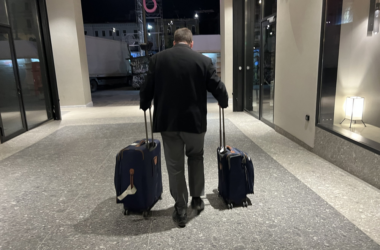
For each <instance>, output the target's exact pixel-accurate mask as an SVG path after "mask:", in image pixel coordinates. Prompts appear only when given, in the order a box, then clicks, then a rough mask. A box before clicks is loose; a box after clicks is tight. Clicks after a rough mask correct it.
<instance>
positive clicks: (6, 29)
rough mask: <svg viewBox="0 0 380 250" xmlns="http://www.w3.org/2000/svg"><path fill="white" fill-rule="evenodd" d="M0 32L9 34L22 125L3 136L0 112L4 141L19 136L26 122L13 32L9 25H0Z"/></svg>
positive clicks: (1, 125)
mask: <svg viewBox="0 0 380 250" xmlns="http://www.w3.org/2000/svg"><path fill="white" fill-rule="evenodd" d="M0 32H4V33H7V32H8V36H9V48H10V52H11V60H12V66H13V73H14V76H15V82H16V88H17V92H18V102H19V107H20V114H21V121H22V126H23V129H21V130H19V131H17V132H15V133H13V134H10V135H8V136H5V132H4V127H3V120H2V118H1V113H0V127H1V134H0V141H1V143H4V142H5V141H8V140H10V139H12V138H14V137H16V136H19V135H21V134H23V133H25V132H26V131H27V123H26V115H25V107H24V102H23V98H22V88H21V85H20V79H19V72H18V66H17V58H16V52H15V46H14V40H13V34H12V29H11V26H10V25H2V24H1V25H0Z"/></svg>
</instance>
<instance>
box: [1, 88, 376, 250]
mask: <svg viewBox="0 0 380 250" xmlns="http://www.w3.org/2000/svg"><path fill="white" fill-rule="evenodd" d="M93 101H94V106H95V107H92V108H75V109H74V108H73V109H64V110H62V114H63V120H62V121H52V122H49V123H46V124H45V125H43V126H41V127H39V128H36V129H34V130H32V131H29V132H28V133H26V134H23V135H21V136H19V137H17V138H15V139H13V140H11V141H9V142H7V143H4V144H2V145H0V192H1V195H0V249H214V248H215V249H380V245H379V244H380V227H379V225H380V190H378V189H376V188H374V187H372V186H370V185H368V184H366V183H364V182H362V181H361V180H359V179H357V178H355V177H353V176H352V175H350V174H348V173H346V172H344V171H343V170H341V169H339V168H337V167H336V166H334V165H332V164H330V163H328V162H326V161H325V160H323V159H321V158H319V157H318V156H316V155H314V154H312V153H310V152H309V151H307V150H305V149H303V148H302V147H300V146H298V145H297V144H295V143H293V142H292V141H289V140H288V139H287V138H285V137H283V136H281V135H279V134H277V133H276V132H275V131H274V130H273V129H271V128H270V127H268V126H266V125H265V124H263V123H261V122H260V121H258V120H256V119H255V118H253V117H252V116H250V115H248V114H246V113H233V112H231V109H228V110H227V111H226V119H227V120H226V130H227V144H231V145H233V146H235V147H237V148H239V149H241V150H243V151H245V152H247V153H248V154H249V155H250V156H251V158H252V159H253V162H254V165H255V171H256V172H255V174H256V182H255V195H249V199H250V206H249V207H248V208H241V207H237V208H234V209H233V210H227V209H226V207H225V204H224V203H223V202H222V201H221V200H220V198H219V197H218V195H217V191H216V188H217V172H216V166H215V161H216V159H215V157H216V156H215V155H216V152H215V151H216V147H217V146H218V145H219V135H218V133H219V127H218V107H217V104H216V103H215V101H213V100H212V99H211V98H210V99H209V107H208V109H209V115H208V133H207V135H206V141H205V175H206V195H205V197H203V198H204V201H205V204H206V209H205V211H204V212H203V213H201V214H200V215H199V216H195V214H194V213H193V212H192V211H191V209H189V223H188V225H187V227H186V228H184V229H178V228H176V227H175V225H174V223H173V222H172V220H171V213H172V211H173V208H172V206H173V201H172V198H171V197H170V194H169V187H168V176H167V173H166V167H165V158H164V156H163V155H162V163H163V165H162V169H163V181H164V195H163V200H161V201H159V202H158V203H157V205H156V206H155V207H154V208H153V211H152V215H151V217H150V218H148V219H143V218H142V216H141V215H137V214H134V215H131V216H124V215H123V214H122V207H121V206H120V205H117V204H116V203H115V191H114V187H113V175H114V164H115V155H116V154H117V152H118V151H119V150H120V149H122V148H123V147H125V146H126V145H129V144H130V143H131V142H133V141H134V140H138V139H141V138H143V137H144V124H143V121H144V118H143V115H142V114H143V113H142V111H140V110H139V109H138V106H137V105H138V92H135V91H127V90H125V89H118V90H105V91H100V92H97V93H95V94H94V95H93ZM156 137H157V138H158V139H160V136H159V134H157V135H156Z"/></svg>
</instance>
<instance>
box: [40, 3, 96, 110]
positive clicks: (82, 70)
mask: <svg viewBox="0 0 380 250" xmlns="http://www.w3.org/2000/svg"><path fill="white" fill-rule="evenodd" d="M46 6H47V11H48V18H49V27H50V34H51V41H52V47H53V56H54V64H55V70H56V76H57V82H58V93H59V99H60V103H61V106H92V100H91V91H90V83H89V75H88V65H87V54H86V44H85V39H84V29H83V18H82V8H81V2H80V0H64V1H63V0H47V1H46Z"/></svg>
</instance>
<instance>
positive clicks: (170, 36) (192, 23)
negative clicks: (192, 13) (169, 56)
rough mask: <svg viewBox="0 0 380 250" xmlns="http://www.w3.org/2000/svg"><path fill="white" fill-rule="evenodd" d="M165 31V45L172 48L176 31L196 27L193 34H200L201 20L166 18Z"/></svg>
mask: <svg viewBox="0 0 380 250" xmlns="http://www.w3.org/2000/svg"><path fill="white" fill-rule="evenodd" d="M163 22H164V33H165V47H166V48H167V49H168V48H171V47H173V41H174V32H175V31H176V30H177V29H180V28H185V27H186V28H188V29H190V30H193V27H194V28H195V32H193V35H199V22H198V19H190V18H189V19H164V20H163Z"/></svg>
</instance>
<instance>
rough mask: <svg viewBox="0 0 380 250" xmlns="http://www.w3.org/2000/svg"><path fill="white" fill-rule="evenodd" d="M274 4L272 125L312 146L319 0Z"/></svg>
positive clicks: (315, 97) (319, 29) (299, 0)
mask: <svg viewBox="0 0 380 250" xmlns="http://www.w3.org/2000/svg"><path fill="white" fill-rule="evenodd" d="M277 4H278V5H277V42H276V85H275V102H274V103H275V104H274V123H275V125H276V126H278V127H280V128H282V129H283V130H285V131H287V132H288V133H290V134H292V135H293V136H295V137H296V138H298V139H299V140H301V141H302V142H304V143H306V144H307V145H309V146H310V147H314V139H315V117H316V103H317V86H318V66H319V49H320V34H321V18H322V0H292V1H278V2H277ZM306 115H309V116H310V121H306V120H305V116H306Z"/></svg>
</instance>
